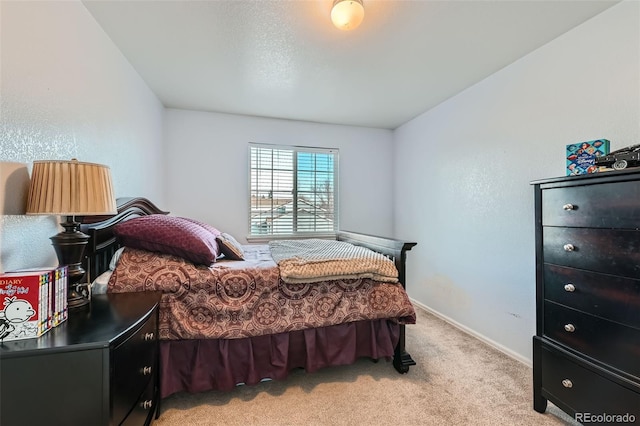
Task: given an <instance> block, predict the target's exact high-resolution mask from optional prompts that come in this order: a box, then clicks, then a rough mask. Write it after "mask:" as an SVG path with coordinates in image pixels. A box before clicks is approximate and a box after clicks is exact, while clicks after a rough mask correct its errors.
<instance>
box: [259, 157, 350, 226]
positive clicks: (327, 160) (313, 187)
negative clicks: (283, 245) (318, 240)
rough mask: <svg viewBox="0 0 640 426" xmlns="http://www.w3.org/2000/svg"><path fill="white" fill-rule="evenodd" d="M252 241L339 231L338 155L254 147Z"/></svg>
mask: <svg viewBox="0 0 640 426" xmlns="http://www.w3.org/2000/svg"><path fill="white" fill-rule="evenodd" d="M249 151H250V155H249V157H250V160H249V162H250V167H249V169H250V176H249V182H250V200H249V204H250V206H251V209H250V210H251V211H250V222H251V223H250V229H251V231H250V236H252V237H260V236H282V237H291V236H320V235H331V234H333V233H334V232H335V231H336V230H337V229H338V205H337V204H338V203H337V184H338V150H337V149H323V148H307V147H285V146H275V145H262V144H250V145H249Z"/></svg>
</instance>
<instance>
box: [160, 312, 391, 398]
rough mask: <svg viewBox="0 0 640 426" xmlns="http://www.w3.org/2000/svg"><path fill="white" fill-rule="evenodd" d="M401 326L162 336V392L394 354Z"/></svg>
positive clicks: (224, 386)
mask: <svg viewBox="0 0 640 426" xmlns="http://www.w3.org/2000/svg"><path fill="white" fill-rule="evenodd" d="M399 330H400V326H399V325H398V324H397V323H395V322H393V321H389V320H386V319H380V320H371V321H357V322H350V323H346V324H339V325H334V326H330V327H323V328H314V329H307V330H298V331H292V332H289V333H280V334H274V335H267V336H257V337H249V338H244V339H202V340H162V341H160V364H161V375H160V394H161V395H160V396H161V397H162V398H165V397H167V396H169V395H171V394H173V393H176V392H183V391H184V392H190V393H195V392H204V391H209V390H221V391H228V390H231V389H233V388H234V387H235V386H236V385H237V384H240V383H244V384H247V385H254V384H257V383H259V382H260V381H261V380H263V379H273V380H283V379H285V378H286V377H287V376H288V374H289V371H291V370H293V369H295V368H303V369H305V370H306V371H307V372H309V373H311V372H314V371H317V370H318V369H320V368H324V367H329V366H338V365H348V364H352V363H354V362H355V361H356V360H357V359H358V358H363V357H369V358H372V359H376V360H377V359H383V358H385V359H387V360H389V359H391V358H392V357H393V354H394V349H395V347H396V345H397V343H398V339H399V334H400V331H399Z"/></svg>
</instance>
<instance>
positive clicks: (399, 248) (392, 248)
mask: <svg viewBox="0 0 640 426" xmlns="http://www.w3.org/2000/svg"><path fill="white" fill-rule="evenodd" d="M336 239H337V240H338V241H345V242H348V243H351V244H354V245H358V246H363V247H366V248H368V249H371V250H373V251H376V252H378V253H381V254H384V255H385V256H387V257H389V258H390V259H392V260H393V261H394V263H395V264H396V268H397V269H398V280H399V281H400V284H402V287H404V288H405V289H406V288H407V284H406V260H407V252H408V251H409V250H411V249H412V248H413V247H414V246H415V245H416V244H417V243H413V242H408V241H402V240H395V239H393V238H385V237H377V236H375V235H367V234H361V233H357V232H349V231H338V232H337V234H336ZM405 333H406V326H405V325H404V324H401V325H400V339H399V340H398V345H397V346H396V349H395V354H394V356H393V367H394V368H395V369H396V370H397V371H398V372H399V373H401V374H404V373H407V372H408V371H409V367H410V366H412V365H416V362H415V361H414V360H413V358H411V355H409V353H408V352H407V350H406V343H405V341H406V337H405V336H406V334H405Z"/></svg>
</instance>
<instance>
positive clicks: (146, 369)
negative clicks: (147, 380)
mask: <svg viewBox="0 0 640 426" xmlns="http://www.w3.org/2000/svg"><path fill="white" fill-rule="evenodd" d="M149 374H151V367H142V375H143V376H148V375H149Z"/></svg>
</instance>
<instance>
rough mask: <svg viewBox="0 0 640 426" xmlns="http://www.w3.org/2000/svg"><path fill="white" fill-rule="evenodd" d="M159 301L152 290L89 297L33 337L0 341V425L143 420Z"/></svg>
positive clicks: (150, 393)
mask: <svg viewBox="0 0 640 426" xmlns="http://www.w3.org/2000/svg"><path fill="white" fill-rule="evenodd" d="M159 301H160V294H158V293H153V292H149V293H147V292H144V293H121V294H108V295H99V296H94V297H93V298H92V301H91V306H90V309H86V310H80V311H71V312H70V315H69V318H68V319H67V321H66V322H64V323H63V324H61V325H59V326H58V327H56V328H54V329H53V330H51V331H49V332H48V333H47V334H45V335H43V336H41V337H40V338H36V339H26V340H15V341H8V342H4V343H2V344H0V424H1V425H2V426H30V425H33V426H38V425H48V426H49V425H65V426H71V425H91V426H98V425H136V426H142V425H147V424H150V423H151V422H152V420H153V414H154V413H155V410H156V408H157V405H158V402H159V399H158V398H159V391H158V390H159V388H158V386H159V377H158V373H157V372H158V368H157V367H158V359H159V355H158V354H159V352H158V351H159V346H158V303H159Z"/></svg>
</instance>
